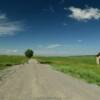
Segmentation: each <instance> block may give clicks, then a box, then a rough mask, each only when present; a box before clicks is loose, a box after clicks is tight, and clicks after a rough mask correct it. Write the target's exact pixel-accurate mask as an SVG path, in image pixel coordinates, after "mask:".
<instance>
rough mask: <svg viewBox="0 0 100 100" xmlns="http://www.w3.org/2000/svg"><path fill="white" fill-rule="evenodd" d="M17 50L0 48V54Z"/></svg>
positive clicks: (12, 52)
mask: <svg viewBox="0 0 100 100" xmlns="http://www.w3.org/2000/svg"><path fill="white" fill-rule="evenodd" d="M18 52H19V51H18V50H17V49H0V54H16V53H18Z"/></svg>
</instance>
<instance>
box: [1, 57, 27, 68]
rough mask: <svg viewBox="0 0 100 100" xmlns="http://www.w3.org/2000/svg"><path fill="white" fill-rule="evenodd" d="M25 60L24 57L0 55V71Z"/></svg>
mask: <svg viewBox="0 0 100 100" xmlns="http://www.w3.org/2000/svg"><path fill="white" fill-rule="evenodd" d="M26 61H27V59H26V58H25V57H24V56H7V55H0V70H3V69H5V68H7V67H9V66H13V65H17V64H22V63H25V62H26Z"/></svg>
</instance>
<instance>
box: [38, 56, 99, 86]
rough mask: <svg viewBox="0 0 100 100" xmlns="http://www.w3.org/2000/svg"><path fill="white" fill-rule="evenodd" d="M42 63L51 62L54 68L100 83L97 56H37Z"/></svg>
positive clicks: (90, 81)
mask: <svg viewBox="0 0 100 100" xmlns="http://www.w3.org/2000/svg"><path fill="white" fill-rule="evenodd" d="M36 59H38V60H39V62H40V63H42V64H45V63H46V64H51V65H52V66H53V69H55V70H58V71H61V72H63V73H67V74H70V75H71V76H73V77H77V78H81V79H84V80H85V81H87V82H89V83H94V84H97V85H100V65H97V64H96V60H95V56H75V57H74V56H72V57H36Z"/></svg>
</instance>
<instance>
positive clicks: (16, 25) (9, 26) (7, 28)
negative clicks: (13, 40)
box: [0, 14, 22, 36]
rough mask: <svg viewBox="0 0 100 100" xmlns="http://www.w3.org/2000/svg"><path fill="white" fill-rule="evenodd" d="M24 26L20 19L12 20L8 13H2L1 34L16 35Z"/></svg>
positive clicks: (0, 16) (0, 21) (0, 17)
mask: <svg viewBox="0 0 100 100" xmlns="http://www.w3.org/2000/svg"><path fill="white" fill-rule="evenodd" d="M21 30H22V26H21V23H20V22H18V21H11V20H10V19H9V18H8V17H7V16H6V14H0V36H5V35H14V34H15V33H16V32H17V31H21Z"/></svg>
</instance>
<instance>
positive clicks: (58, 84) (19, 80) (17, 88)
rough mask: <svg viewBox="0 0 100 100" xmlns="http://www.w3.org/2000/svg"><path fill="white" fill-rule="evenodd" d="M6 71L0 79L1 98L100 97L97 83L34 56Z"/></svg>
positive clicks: (93, 99) (55, 99)
mask: <svg viewBox="0 0 100 100" xmlns="http://www.w3.org/2000/svg"><path fill="white" fill-rule="evenodd" d="M9 72H10V74H9V73H8V74H7V75H6V77H4V79H3V80H2V81H1V82H0V100H100V87H98V86H95V85H90V84H87V83H85V82H83V81H80V80H77V79H74V78H72V77H70V76H67V75H65V74H63V73H60V72H57V71H54V70H52V69H51V68H50V65H45V64H39V63H37V61H36V60H30V61H29V63H28V64H24V65H18V66H14V67H12V68H10V71H9Z"/></svg>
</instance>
